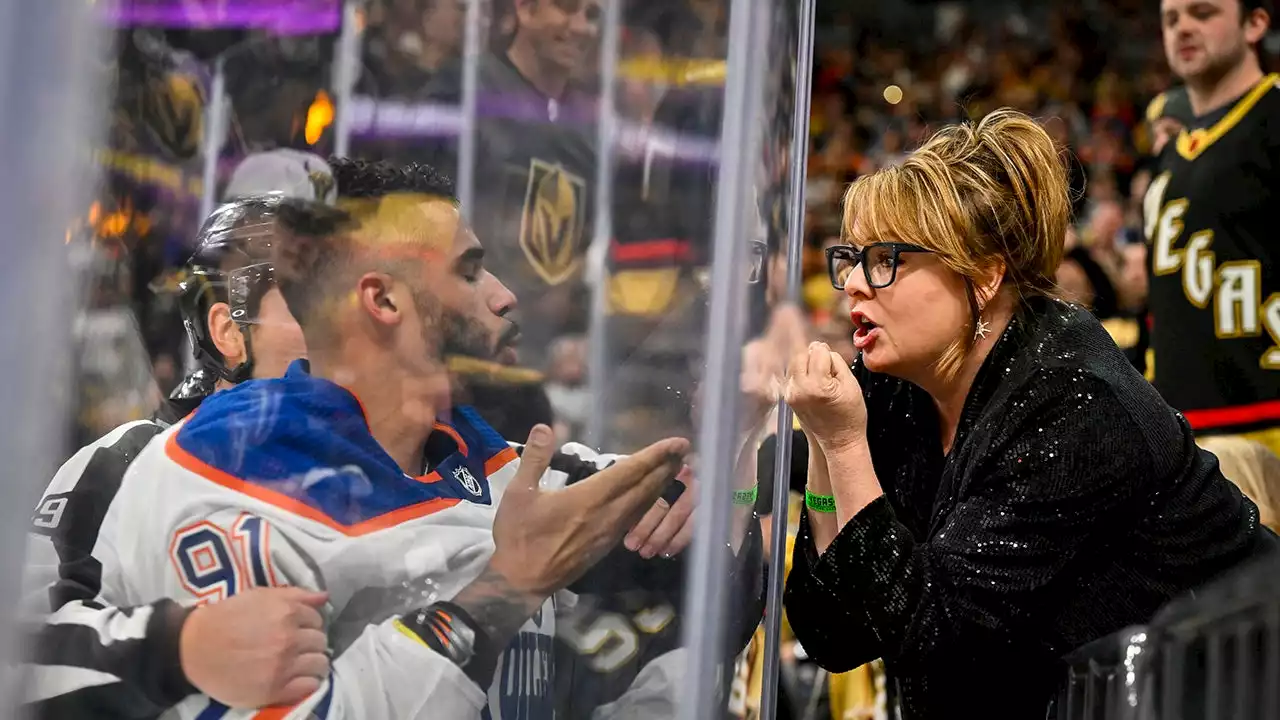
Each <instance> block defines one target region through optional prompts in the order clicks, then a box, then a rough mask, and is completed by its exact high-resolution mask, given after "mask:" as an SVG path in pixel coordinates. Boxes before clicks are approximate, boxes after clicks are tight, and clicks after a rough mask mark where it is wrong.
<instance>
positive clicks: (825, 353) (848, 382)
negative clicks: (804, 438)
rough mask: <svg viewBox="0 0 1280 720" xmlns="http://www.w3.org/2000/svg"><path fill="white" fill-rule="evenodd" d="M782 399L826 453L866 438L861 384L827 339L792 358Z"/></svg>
mask: <svg viewBox="0 0 1280 720" xmlns="http://www.w3.org/2000/svg"><path fill="white" fill-rule="evenodd" d="M784 399H785V400H786V401H787V404H788V405H790V406H791V408H792V410H794V411H795V413H796V415H797V416H798V417H799V418H800V424H801V425H802V426H804V429H805V433H806V434H807V435H809V436H810V437H811V438H812V439H813V440H814V441H815V442H816V443H817V445H818V447H819V448H820V449H821V450H822V451H823V452H824V453H825V454H826V455H832V454H834V453H835V452H836V451H838V450H842V449H845V448H847V447H849V446H851V445H856V444H859V443H863V442H865V440H866V436H867V406H866V404H865V403H864V402H863V399H862V387H861V386H859V385H858V381H857V379H856V378H854V377H853V371H852V370H850V369H849V366H848V365H846V364H845V361H844V358H842V357H840V354H839V353H836V352H834V351H832V350H831V348H830V347H828V346H827V344H826V343H821V342H815V343H811V344H810V345H809V347H808V348H807V349H806V350H804V351H802V352H799V353H796V354H795V355H794V356H793V357H792V358H791V363H790V365H788V366H787V384H786V387H785V393H784Z"/></svg>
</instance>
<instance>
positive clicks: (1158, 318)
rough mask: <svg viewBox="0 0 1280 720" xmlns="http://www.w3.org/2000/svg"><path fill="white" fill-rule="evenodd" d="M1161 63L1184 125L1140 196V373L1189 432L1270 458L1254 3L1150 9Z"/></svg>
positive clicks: (1272, 311) (1190, 1)
mask: <svg viewBox="0 0 1280 720" xmlns="http://www.w3.org/2000/svg"><path fill="white" fill-rule="evenodd" d="M1160 11H1161V21H1162V22H1161V25H1162V27H1163V33H1164V49H1165V55H1166V58H1167V59H1168V62H1169V66H1170V68H1172V70H1173V72H1174V74H1176V75H1177V76H1178V77H1179V78H1181V79H1182V81H1183V82H1184V83H1185V86H1186V92H1187V97H1188V99H1189V100H1190V105H1191V110H1192V112H1193V113H1194V115H1195V117H1194V119H1192V120H1191V122H1190V124H1189V126H1187V127H1185V128H1183V129H1182V130H1181V131H1179V132H1178V134H1177V136H1176V137H1175V138H1174V139H1173V140H1172V141H1170V142H1169V143H1167V145H1166V146H1165V148H1164V150H1163V152H1162V154H1161V156H1160V159H1159V164H1158V167H1157V169H1156V170H1155V177H1154V178H1153V179H1152V181H1151V184H1150V187H1149V189H1148V191H1147V195H1146V197H1145V198H1144V200H1145V203H1144V211H1145V215H1146V223H1145V224H1146V233H1147V238H1148V242H1149V243H1150V247H1151V249H1150V268H1151V271H1150V278H1151V280H1150V299H1149V303H1150V310H1151V318H1152V326H1151V348H1152V350H1153V353H1152V357H1151V362H1150V364H1149V367H1148V372H1149V373H1150V375H1151V376H1152V378H1153V382H1154V383H1155V386H1156V387H1157V388H1158V389H1159V390H1160V392H1161V394H1162V395H1164V397H1165V399H1166V400H1167V401H1168V402H1169V404H1170V405H1172V406H1173V407H1174V408H1176V409H1178V410H1180V411H1181V412H1182V413H1183V414H1184V415H1185V416H1186V418H1187V421H1188V422H1189V423H1190V424H1191V428H1192V429H1193V430H1194V431H1195V432H1196V434H1197V435H1201V436H1204V435H1221V434H1243V435H1247V436H1249V437H1250V438H1251V439H1255V440H1258V441H1260V442H1262V443H1263V444H1266V445H1268V446H1269V447H1270V448H1271V449H1272V450H1276V451H1280V277H1278V276H1277V256H1276V252H1277V250H1276V242H1275V220H1274V213H1275V205H1276V201H1277V189H1276V188H1277V187H1280V89H1278V86H1280V75H1264V74H1263V71H1262V68H1261V65H1260V63H1259V58H1258V50H1257V45H1258V43H1259V42H1261V41H1262V39H1263V37H1264V36H1265V35H1266V33H1267V31H1268V28H1269V25H1270V15H1269V13H1268V12H1267V10H1266V9H1265V8H1264V2H1263V1H1262V0H1163V1H1162V2H1161V5H1160Z"/></svg>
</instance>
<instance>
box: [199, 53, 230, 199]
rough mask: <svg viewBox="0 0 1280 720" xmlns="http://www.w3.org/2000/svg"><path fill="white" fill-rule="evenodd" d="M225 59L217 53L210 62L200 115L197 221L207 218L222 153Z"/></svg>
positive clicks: (225, 115) (226, 110)
mask: <svg viewBox="0 0 1280 720" xmlns="http://www.w3.org/2000/svg"><path fill="white" fill-rule="evenodd" d="M225 66H226V61H225V60H224V59H223V56H222V55H219V56H218V58H217V59H216V60H214V62H213V83H212V84H211V87H210V88H209V106H208V107H207V108H206V109H205V115H204V140H203V142H201V157H202V158H203V159H204V173H203V179H204V185H203V187H202V188H201V191H200V220H201V222H203V221H204V218H207V217H209V213H211V212H213V206H214V205H215V204H217V201H218V158H219V156H220V155H222V143H223V141H224V140H225V139H226V137H227V119H228V116H229V115H230V109H231V107H230V106H231V101H230V99H229V98H228V97H227V74H226V68H225Z"/></svg>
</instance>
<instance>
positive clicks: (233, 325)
mask: <svg viewBox="0 0 1280 720" xmlns="http://www.w3.org/2000/svg"><path fill="white" fill-rule="evenodd" d="M207 319H208V324H209V337H210V339H212V340H213V344H214V347H216V348H218V352H220V353H222V358H223V361H224V363H225V364H226V366H227V367H235V366H237V365H239V364H240V363H242V362H244V361H245V360H246V359H247V355H248V354H247V353H246V352H245V349H244V344H245V343H244V334H243V333H241V331H240V324H239V323H237V322H236V321H235V320H234V319H232V317H231V306H230V305H228V304H226V303H224V302H220V303H214V304H213V306H212V307H210V308H209V316H208V318H207Z"/></svg>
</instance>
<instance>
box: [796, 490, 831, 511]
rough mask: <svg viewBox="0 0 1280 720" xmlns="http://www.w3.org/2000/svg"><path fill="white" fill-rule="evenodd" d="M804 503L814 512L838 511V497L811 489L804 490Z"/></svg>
mask: <svg viewBox="0 0 1280 720" xmlns="http://www.w3.org/2000/svg"><path fill="white" fill-rule="evenodd" d="M804 504H805V507H807V508H809V509H810V510H812V511H814V512H820V513H833V512H835V511H836V498H835V496H834V495H819V494H817V493H815V492H813V491H811V490H808V489H806V490H805V491H804Z"/></svg>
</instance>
